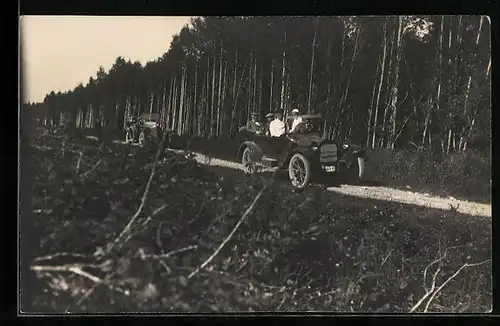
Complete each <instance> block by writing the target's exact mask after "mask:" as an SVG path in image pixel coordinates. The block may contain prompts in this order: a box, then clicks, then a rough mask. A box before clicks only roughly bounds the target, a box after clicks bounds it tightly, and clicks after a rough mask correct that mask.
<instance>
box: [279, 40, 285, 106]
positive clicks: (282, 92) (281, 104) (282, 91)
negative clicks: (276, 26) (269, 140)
mask: <svg viewBox="0 0 500 326" xmlns="http://www.w3.org/2000/svg"><path fill="white" fill-rule="evenodd" d="M285 42H286V32H285ZM285 64H286V52H285V50H284V49H283V55H282V64H281V65H282V70H281V93H280V111H281V112H283V110H284V108H285V72H286V70H285Z"/></svg>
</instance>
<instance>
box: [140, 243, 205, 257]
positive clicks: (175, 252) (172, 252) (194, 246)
mask: <svg viewBox="0 0 500 326" xmlns="http://www.w3.org/2000/svg"><path fill="white" fill-rule="evenodd" d="M195 249H198V246H197V245H193V246H187V247H184V248H181V249H176V250H172V251H169V252H167V253H162V254H161V255H145V254H143V255H141V258H155V259H166V258H170V257H172V256H173V255H175V254H179V253H181V252H185V251H189V250H195Z"/></svg>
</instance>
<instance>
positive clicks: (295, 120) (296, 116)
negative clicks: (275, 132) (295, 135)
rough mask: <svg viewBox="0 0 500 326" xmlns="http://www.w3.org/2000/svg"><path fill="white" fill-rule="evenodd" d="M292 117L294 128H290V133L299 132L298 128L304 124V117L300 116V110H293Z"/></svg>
mask: <svg viewBox="0 0 500 326" xmlns="http://www.w3.org/2000/svg"><path fill="white" fill-rule="evenodd" d="M292 117H293V122H292V128H290V132H297V127H298V126H299V125H300V124H301V123H302V117H300V116H299V110H298V109H293V110H292Z"/></svg>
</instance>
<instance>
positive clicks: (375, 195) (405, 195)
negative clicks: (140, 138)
mask: <svg viewBox="0 0 500 326" xmlns="http://www.w3.org/2000/svg"><path fill="white" fill-rule="evenodd" d="M115 142H116V143H123V142H122V141H118V140H117V141H115ZM175 151H176V152H179V153H185V151H182V150H175ZM194 155H195V159H196V160H197V161H198V162H199V163H201V164H206V165H212V166H220V167H226V168H231V169H236V170H242V171H243V165H242V164H239V163H235V162H230V161H226V160H221V159H217V158H209V157H207V156H205V155H203V154H200V153H194ZM327 190H328V191H332V192H337V193H341V194H344V195H349V196H355V197H363V198H372V199H377V200H384V201H391V202H398V203H403V204H411V205H417V206H422V207H429V208H436V209H442V210H454V209H456V210H457V211H458V212H460V213H463V214H468V215H474V216H484V217H491V205H488V204H481V203H476V202H470V201H466V200H458V199H455V198H453V197H448V198H444V197H438V196H432V195H429V194H422V193H418V192H413V191H405V190H399V189H394V188H388V187H380V186H376V187H374V186H357V185H341V186H339V187H329V188H327Z"/></svg>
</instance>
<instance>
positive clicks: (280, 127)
mask: <svg viewBox="0 0 500 326" xmlns="http://www.w3.org/2000/svg"><path fill="white" fill-rule="evenodd" d="M274 117H275V118H274V120H273V121H271V123H270V124H269V133H270V134H271V137H281V136H282V135H283V134H284V133H285V123H284V122H283V120H281V118H282V115H281V113H280V112H276V114H275V115H274Z"/></svg>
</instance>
